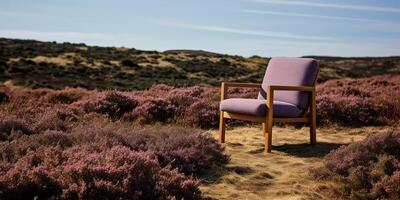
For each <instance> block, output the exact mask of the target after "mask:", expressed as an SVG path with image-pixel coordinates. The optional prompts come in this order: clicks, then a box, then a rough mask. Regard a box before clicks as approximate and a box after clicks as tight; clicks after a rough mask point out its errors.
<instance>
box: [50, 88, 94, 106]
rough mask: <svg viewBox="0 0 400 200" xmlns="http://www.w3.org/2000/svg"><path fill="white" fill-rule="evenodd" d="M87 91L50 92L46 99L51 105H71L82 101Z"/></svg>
mask: <svg viewBox="0 0 400 200" xmlns="http://www.w3.org/2000/svg"><path fill="white" fill-rule="evenodd" d="M84 95H87V91H86V90H84V89H74V88H66V89H63V90H59V91H54V92H50V93H49V94H47V95H46V96H44V99H45V101H46V102H48V103H50V104H71V103H73V102H76V101H78V100H80V99H81V98H82V97H83V96H84Z"/></svg>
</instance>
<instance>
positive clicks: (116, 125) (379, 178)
mask: <svg viewBox="0 0 400 200" xmlns="http://www.w3.org/2000/svg"><path fill="white" fill-rule="evenodd" d="M256 95H257V91H254V90H248V89H232V90H230V91H229V96H230V97H247V98H252V97H255V96H256ZM219 99H220V96H219V88H216V87H200V86H193V87H184V88H176V87H172V86H167V85H155V86H153V87H151V88H149V89H148V90H142V91H115V90H110V91H97V90H88V89H79V88H66V89H62V90H53V89H44V88H42V89H28V88H18V87H6V86H3V87H1V88H0V140H1V142H0V149H1V150H0V152H1V157H0V191H1V193H0V195H1V196H0V197H1V198H4V199H32V198H39V199H47V198H54V197H55V198H57V199H93V198H99V197H100V198H104V199H118V198H121V199H182V198H183V199H203V198H211V199H213V198H216V199H229V198H235V197H236V198H239V197H242V196H240V195H239V196H237V193H238V192H244V194H248V195H250V196H252V195H254V198H255V199H257V198H264V197H263V196H262V195H265V194H275V195H273V196H271V197H274V198H277V199H279V198H281V199H286V198H292V197H296V198H297V197H299V198H300V197H301V198H305V199H307V198H309V199H312V198H316V197H319V198H322V197H324V198H325V197H326V198H328V199H329V198H330V197H331V198H336V197H340V198H343V199H346V198H350V197H351V198H353V199H375V198H383V199H385V198H388V199H397V198H400V189H399V187H398V184H397V183H398V181H399V172H400V161H399V159H400V156H399V155H400V152H399V149H398V146H399V145H400V137H399V136H400V135H399V133H398V127H399V121H400V77H399V76H393V75H384V76H374V77H370V78H361V79H350V78H345V79H336V80H329V81H327V82H325V83H322V84H319V85H318V86H317V116H318V117H317V119H318V124H319V127H320V130H321V137H322V138H323V139H322V140H325V142H322V143H321V144H318V145H317V146H316V147H310V146H308V145H304V144H303V143H302V139H301V138H303V137H305V136H306V135H305V134H304V132H307V131H306V130H304V128H301V127H300V126H299V125H295V126H294V127H293V126H282V125H278V129H279V130H278V131H277V132H276V133H274V134H276V135H277V136H276V138H274V142H273V145H274V146H275V147H274V148H273V154H266V153H263V150H262V144H263V143H262V140H261V132H260V133H258V132H257V131H260V130H259V128H254V127H258V125H257V126H255V125H253V124H244V123H238V122H228V126H229V127H228V134H227V138H228V139H227V140H228V143H227V144H226V145H224V146H222V145H220V144H218V143H217V141H216V140H215V139H214V138H215V135H216V134H215V131H214V129H215V128H216V127H217V126H218V114H219V111H218V103H219ZM279 126H281V127H279ZM371 126H373V127H376V128H364V127H371ZM241 127H249V128H248V129H246V128H244V129H243V128H241ZM252 127H253V128H252ZM379 127H381V128H379ZM379 129H382V130H386V131H384V132H383V133H382V131H377V130H379ZM241 130H242V131H241ZM249 130H250V131H249ZM298 130H303V131H302V132H303V134H301V133H298V134H297V135H302V136H301V138H296V137H298V136H296V135H295V134H293V133H296V132H299V131H298ZM354 130H357V131H354ZM370 130H374V131H370ZM396 130H397V131H396ZM230 131H233V133H232V134H229V132H230ZM349 132H351V133H349ZM378 132H379V134H378ZM371 133H377V134H375V135H372V136H370V137H368V138H367V139H366V140H365V141H363V142H357V143H353V144H351V145H349V146H343V147H340V148H339V149H338V150H336V151H332V152H331V153H329V151H330V150H334V149H336V148H338V147H339V146H340V145H342V144H346V143H349V142H351V141H352V140H353V139H354V137H356V140H357V141H361V140H362V139H363V138H365V137H367V136H368V135H369V134H371ZM243 134H245V135H246V136H243ZM252 135H253V136H254V137H255V138H257V137H258V138H259V139H257V140H255V139H254V137H253V139H243V138H248V137H250V136H252ZM230 137H233V141H229V140H230V139H229V138H230ZM235 138H236V139H235ZM240 138H242V139H240ZM283 138H285V139H283ZM350 138H351V140H350ZM282 139H283V140H282ZM235 141H236V142H235ZM283 141H285V142H287V143H288V144H290V143H292V144H293V145H294V146H292V147H291V146H290V145H289V146H288V145H287V144H286V143H284V144H282V142H283ZM327 141H330V142H331V143H332V144H331V143H329V142H327ZM327 144H328V145H327ZM329 144H331V145H329ZM244 146H246V147H248V148H245V149H243V147H244ZM226 148H227V149H226ZM260 148H261V149H260ZM297 151H298V152H297ZM328 153H329V154H328ZM325 155H326V158H325V161H324V159H323V157H324V156H325ZM296 158H297V159H298V158H300V160H297V161H296V162H294V163H291V162H292V161H293V159H296ZM310 158H311V159H310ZM241 159H242V160H241ZM271 159H272V160H271ZM252 160H253V161H254V162H252ZM285 160H286V161H285ZM266 161H268V162H267V163H266ZM287 162H288V163H291V164H293V165H291V164H290V165H289V164H285V163H287ZM298 162H304V163H308V164H307V165H300V164H298V165H299V166H300V167H301V168H300V169H301V170H302V171H301V172H299V171H287V172H293V173H300V174H301V175H304V176H306V177H307V182H306V183H307V184H310V185H313V186H314V187H312V188H313V189H312V190H310V191H308V192H306V193H298V192H297V193H296V191H299V190H301V188H298V190H291V189H288V190H287V191H285V189H284V187H283V185H285V184H286V185H288V184H289V185H290V184H295V183H297V182H299V180H302V179H304V177H298V180H297V182H296V180H292V182H287V180H286V182H285V181H283V179H284V178H283V177H285V176H291V174H287V173H286V174H285V176H283V175H282V173H280V172H279V170H278V171H276V170H275V171H274V168H280V167H282V169H290V168H293V166H296V163H298ZM310 162H311V163H314V164H312V165H310V164H309V163H310ZM244 163H247V164H246V166H243V165H244ZM268 163H270V164H271V165H269V167H265V171H263V170H261V169H260V167H261V168H262V169H264V168H263V167H262V166H264V165H265V166H267V165H268ZM318 163H319V164H318ZM247 165H249V166H247ZM318 167H320V168H318ZM268 169H271V170H270V171H268ZM256 172H257V173H256ZM232 174H233V175H232ZM232 176H233V177H232ZM295 177H297V176H295ZM240 180H242V181H240ZM266 180H268V181H267V182H265V181H266ZM282 181H283V182H282ZM293 181H294V182H293ZM332 182H334V183H335V186H336V187H328V186H323V185H322V186H316V185H315V184H317V183H321V184H325V183H326V184H328V183H332ZM221 184H222V186H221ZM238 184H241V185H238ZM232 187H233V189H232ZM246 187H247V188H246ZM215 188H219V190H217V191H220V192H222V193H225V194H218V193H217V192H216V190H215ZM234 188H236V189H234ZM243 188H245V189H243ZM268 188H269V189H268ZM271 188H275V189H276V190H273V191H271ZM321 188H322V189H321ZM260 191H265V192H266V193H263V192H260ZM235 194H236V195H235Z"/></svg>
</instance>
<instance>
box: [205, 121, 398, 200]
mask: <svg viewBox="0 0 400 200" xmlns="http://www.w3.org/2000/svg"><path fill="white" fill-rule="evenodd" d="M390 129H391V128H390V127H364V128H339V127H331V128H319V129H318V130H317V134H318V135H317V136H318V144H317V145H316V146H310V145H308V141H309V139H308V130H309V129H308V128H293V127H274V129H273V141H272V144H273V149H272V153H271V154H267V153H265V152H264V151H263V150H264V149H263V148H264V146H263V140H262V138H263V137H262V131H261V127H258V126H252V127H240V128H234V129H232V130H228V131H227V135H226V141H227V143H226V145H225V147H226V152H227V154H229V155H230V156H231V161H230V163H229V164H228V165H227V166H226V167H225V168H219V169H216V170H214V171H213V172H212V173H210V174H209V175H208V176H207V178H206V179H205V180H204V181H203V186H202V187H201V189H202V192H203V193H204V194H205V195H206V196H208V197H211V198H212V199H214V198H215V199H329V198H328V197H326V195H325V190H326V188H328V187H330V186H329V184H330V183H318V182H316V181H315V179H313V178H312V177H311V176H310V174H309V169H311V168H316V167H319V166H322V158H323V156H324V155H326V154H327V153H329V152H330V151H331V150H332V149H336V148H338V147H339V146H340V145H343V144H348V143H350V142H352V141H359V140H362V139H364V138H365V137H366V135H367V134H373V133H378V132H385V131H388V130H390ZM212 134H214V135H217V132H216V131H212Z"/></svg>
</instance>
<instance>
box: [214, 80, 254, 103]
mask: <svg viewBox="0 0 400 200" xmlns="http://www.w3.org/2000/svg"><path fill="white" fill-rule="evenodd" d="M230 87H239V88H261V84H259V83H232V82H222V83H221V101H223V100H224V99H226V98H227V96H228V94H227V93H228V92H227V91H228V88H230Z"/></svg>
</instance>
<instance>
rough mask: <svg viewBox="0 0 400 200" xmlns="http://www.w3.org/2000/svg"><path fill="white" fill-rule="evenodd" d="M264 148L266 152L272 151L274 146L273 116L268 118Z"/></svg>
mask: <svg viewBox="0 0 400 200" xmlns="http://www.w3.org/2000/svg"><path fill="white" fill-rule="evenodd" d="M264 137H265V138H264V140H265V141H264V146H265V148H264V150H265V152H268V153H271V150H272V149H271V146H272V117H269V118H268V119H267V123H266V124H265V132H264Z"/></svg>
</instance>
